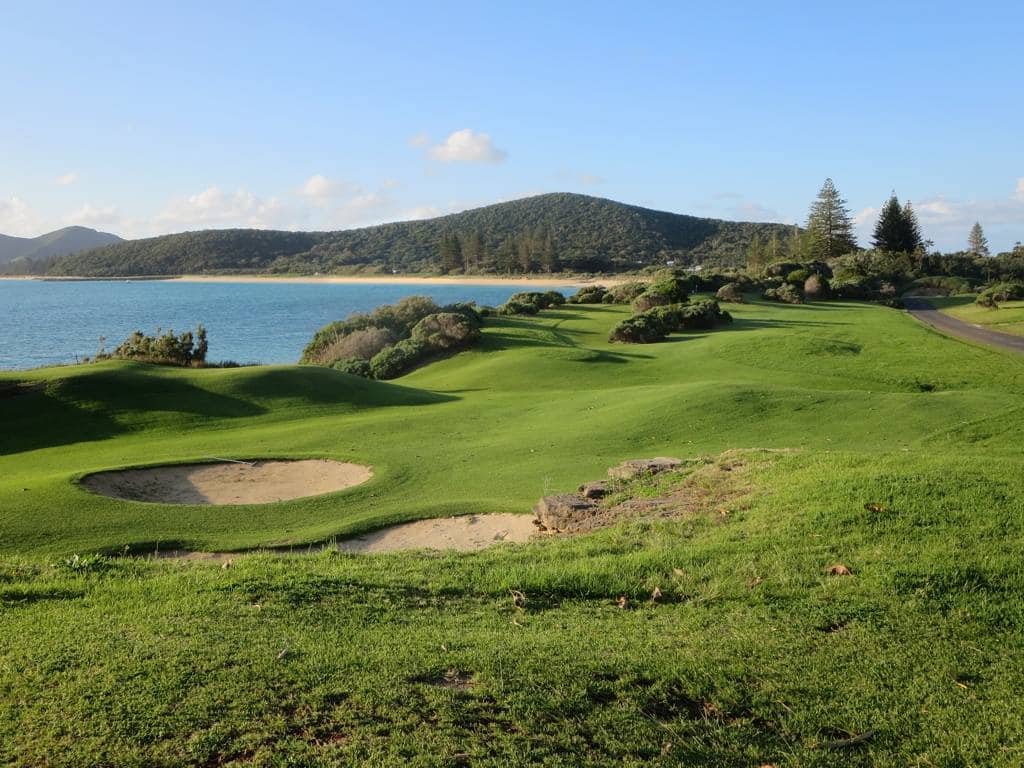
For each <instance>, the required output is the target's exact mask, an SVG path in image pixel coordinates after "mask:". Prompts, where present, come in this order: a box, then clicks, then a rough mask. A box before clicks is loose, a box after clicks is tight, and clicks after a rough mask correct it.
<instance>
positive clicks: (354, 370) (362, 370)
mask: <svg viewBox="0 0 1024 768" xmlns="http://www.w3.org/2000/svg"><path fill="white" fill-rule="evenodd" d="M331 368H333V369H334V370H336V371H341V372H342V373H350V374H352V375H353V376H362V377H363V378H364V379H370V378H373V370H372V368H371V367H370V361H369V360H366V359H365V358H362V357H349V358H346V359H345V360H338V361H337V362H335V363H334V365H332V366H331Z"/></svg>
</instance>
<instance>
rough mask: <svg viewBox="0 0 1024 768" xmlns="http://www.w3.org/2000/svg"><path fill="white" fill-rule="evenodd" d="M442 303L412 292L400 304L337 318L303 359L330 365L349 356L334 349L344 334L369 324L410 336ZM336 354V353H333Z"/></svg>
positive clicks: (401, 336) (309, 346) (319, 334)
mask: <svg viewBox="0 0 1024 768" xmlns="http://www.w3.org/2000/svg"><path fill="white" fill-rule="evenodd" d="M440 311H441V307H439V306H437V304H435V303H434V301H433V300H432V299H430V298H428V297H426V296H408V297H406V298H404V299H402V300H401V301H399V302H398V303H396V304H385V305H384V306H381V307H378V308H377V309H375V310H374V311H373V312H370V313H359V314H354V315H352V316H351V317H349V318H347V319H345V320H336V321H335V322H333V323H329V324H328V325H325V326H324V327H323V328H321V329H320V330H319V331H317V332H316V334H314V336H313V339H312V340H311V341H310V342H309V344H307V345H306V348H305V349H304V350H303V352H302V358H301V359H300V360H299V362H300V363H313V364H317V365H330V364H331V363H333V362H334V360H337V359H340V358H343V357H348V356H349V355H346V354H336V353H334V352H332V351H331V348H332V346H334V345H336V344H337V343H338V340H339V339H340V338H341V337H342V336H347V335H349V334H350V333H354V332H356V331H363V330H366V329H368V328H378V329H385V330H388V331H391V332H392V333H393V335H394V336H395V339H396V340H397V339H404V338H408V336H409V334H410V333H411V332H412V327H413V326H414V325H416V323H418V322H419V321H420V320H422V319H423V318H424V317H426V316H427V315H432V314H434V313H436V312H440ZM332 355H333V357H332Z"/></svg>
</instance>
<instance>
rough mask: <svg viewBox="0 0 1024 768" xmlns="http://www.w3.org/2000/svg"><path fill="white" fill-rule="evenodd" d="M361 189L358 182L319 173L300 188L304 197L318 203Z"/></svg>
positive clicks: (300, 192)
mask: <svg viewBox="0 0 1024 768" xmlns="http://www.w3.org/2000/svg"><path fill="white" fill-rule="evenodd" d="M359 191H360V190H359V186H358V185H356V184H349V183H348V182H345V181H338V180H337V179H329V178H327V177H326V176H324V175H322V174H319V173H317V174H314V175H313V176H310V177H309V178H308V179H306V183H305V184H303V185H302V186H301V187H299V190H298V192H299V194H300V195H301V196H302V197H305V198H306V199H308V200H311V201H313V202H316V203H324V202H325V201H327V200H330V199H331V198H335V197H343V196H344V195H347V194H352V193H355V192H359Z"/></svg>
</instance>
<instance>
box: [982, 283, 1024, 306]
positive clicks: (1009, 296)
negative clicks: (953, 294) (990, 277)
mask: <svg viewBox="0 0 1024 768" xmlns="http://www.w3.org/2000/svg"><path fill="white" fill-rule="evenodd" d="M1017 299H1024V283H996V284H995V285H990V286H989V287H988V288H986V289H985V290H983V291H982V292H981V293H979V294H978V298H977V300H976V301H977V303H978V304H981V305H982V306H985V307H991V306H995V305H996V304H997V303H998V302H1000V301H1016V300H1017Z"/></svg>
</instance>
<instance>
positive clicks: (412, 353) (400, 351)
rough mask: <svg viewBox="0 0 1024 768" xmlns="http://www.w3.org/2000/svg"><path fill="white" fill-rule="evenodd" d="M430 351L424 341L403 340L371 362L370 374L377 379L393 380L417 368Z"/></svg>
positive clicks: (380, 353)
mask: <svg viewBox="0 0 1024 768" xmlns="http://www.w3.org/2000/svg"><path fill="white" fill-rule="evenodd" d="M430 351H431V350H430V347H428V346H427V345H426V344H424V343H423V342H422V341H417V340H416V339H403V340H402V341H400V342H398V343H397V344H395V345H394V346H392V347H388V348H387V349H383V350H381V351H380V352H378V353H377V354H376V355H375V356H374V358H373V359H372V360H371V361H370V372H371V373H372V374H373V378H375V379H393V378H395V377H396V376H401V375H402V374H403V373H405V372H406V371H408V370H411V369H412V368H413V367H415V366H416V364H417V363H419V362H420V361H422V360H423V359H424V358H425V357H426V356H427V355H428V354H429V352H430Z"/></svg>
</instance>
